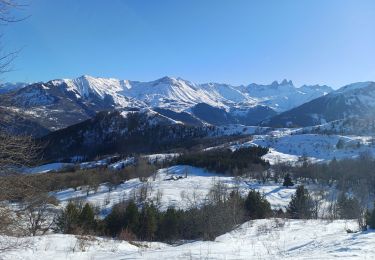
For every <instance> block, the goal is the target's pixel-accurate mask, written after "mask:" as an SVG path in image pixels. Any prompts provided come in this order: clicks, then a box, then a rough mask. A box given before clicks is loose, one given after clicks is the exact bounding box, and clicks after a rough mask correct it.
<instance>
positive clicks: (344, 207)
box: [337, 193, 361, 219]
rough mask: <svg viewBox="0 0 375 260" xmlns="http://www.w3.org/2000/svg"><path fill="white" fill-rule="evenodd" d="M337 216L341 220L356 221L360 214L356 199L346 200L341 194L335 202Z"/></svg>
mask: <svg viewBox="0 0 375 260" xmlns="http://www.w3.org/2000/svg"><path fill="white" fill-rule="evenodd" d="M337 214H338V217H339V218H342V219H356V218H358V216H359V215H360V214H361V205H360V203H359V201H358V200H357V199H356V198H348V197H347V196H346V195H345V193H342V194H340V196H339V198H338V200H337Z"/></svg>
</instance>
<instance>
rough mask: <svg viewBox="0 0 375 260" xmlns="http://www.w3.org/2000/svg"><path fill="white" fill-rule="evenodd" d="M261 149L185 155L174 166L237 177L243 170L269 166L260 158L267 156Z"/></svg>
mask: <svg viewBox="0 0 375 260" xmlns="http://www.w3.org/2000/svg"><path fill="white" fill-rule="evenodd" d="M267 152H268V149H267V148H263V147H248V148H241V149H238V150H236V151H231V150H230V149H215V150H209V151H203V152H202V151H200V152H195V153H186V154H183V155H181V156H180V157H178V158H177V159H176V164H186V165H192V166H196V167H201V168H205V169H207V170H209V171H215V172H219V173H224V174H230V175H239V174H241V171H243V170H249V169H252V168H253V166H254V165H257V166H262V167H265V168H266V167H268V166H269V164H268V163H267V162H266V161H264V160H263V159H262V158H261V157H262V156H263V155H265V154H267Z"/></svg>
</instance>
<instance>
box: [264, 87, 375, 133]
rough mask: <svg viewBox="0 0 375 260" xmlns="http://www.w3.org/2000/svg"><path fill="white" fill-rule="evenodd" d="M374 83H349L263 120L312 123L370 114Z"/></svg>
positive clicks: (373, 107)
mask: <svg viewBox="0 0 375 260" xmlns="http://www.w3.org/2000/svg"><path fill="white" fill-rule="evenodd" d="M374 111H375V82H360V83H354V84H350V85H348V86H345V87H342V88H340V89H338V90H336V91H333V92H331V93H329V94H327V95H325V96H321V97H319V98H316V99H314V100H312V101H310V102H307V103H304V104H303V105H301V106H299V107H296V108H293V109H291V110H289V111H286V112H283V113H281V114H279V115H276V116H275V117H273V118H271V119H270V120H267V121H266V122H265V124H266V125H270V126H280V127H281V126H296V125H297V126H312V125H319V124H324V123H326V122H330V121H334V120H339V119H346V118H350V117H361V118H363V117H373V116H374Z"/></svg>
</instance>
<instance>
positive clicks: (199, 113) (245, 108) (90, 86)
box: [0, 76, 332, 130]
mask: <svg viewBox="0 0 375 260" xmlns="http://www.w3.org/2000/svg"><path fill="white" fill-rule="evenodd" d="M331 91H332V89H331V88H330V87H327V86H318V85H317V86H302V87H300V88H297V87H295V86H294V85H293V83H292V82H291V81H287V80H284V81H282V82H281V83H278V82H276V81H275V82H273V83H272V84H270V85H257V84H250V85H247V86H242V85H241V86H232V85H229V84H221V83H206V84H196V83H193V82H190V81H187V80H184V79H181V78H173V77H163V78H160V79H158V80H154V81H150V82H139V81H130V80H118V79H112V78H95V77H91V76H81V77H79V78H76V79H57V80H51V81H49V82H40V83H34V84H31V85H27V86H22V87H20V88H15V89H14V90H13V91H12V90H10V91H6V93H3V94H2V95H0V107H1V108H2V109H3V110H5V111H8V114H14V113H17V116H18V117H20V118H22V119H23V120H27V121H28V120H31V121H35V122H36V123H38V124H40V126H41V128H43V129H46V128H47V129H50V130H56V129H60V128H64V127H66V126H69V125H72V124H75V123H78V122H81V121H82V120H85V119H88V118H91V117H92V116H93V115H94V114H95V113H97V112H99V111H102V110H114V109H117V110H124V109H127V110H128V109H134V108H136V109H141V108H151V109H154V110H157V111H158V112H159V113H161V114H162V115H164V116H167V117H171V118H172V119H173V120H177V121H182V122H185V123H190V124H195V125H199V124H206V123H209V124H228V123H241V124H247V125H255V124H258V123H260V122H261V121H263V120H265V119H267V118H270V117H272V116H275V115H276V114H277V113H280V112H284V111H286V110H288V109H290V108H293V107H296V106H299V105H301V104H303V103H305V102H307V101H310V100H312V99H314V98H317V97H320V96H322V95H326V94H327V93H329V92H331ZM10 111H11V112H12V113H10Z"/></svg>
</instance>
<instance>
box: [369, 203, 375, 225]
mask: <svg viewBox="0 0 375 260" xmlns="http://www.w3.org/2000/svg"><path fill="white" fill-rule="evenodd" d="M367 225H368V226H369V227H370V228H371V229H375V203H374V209H373V210H372V212H371V213H370V214H369V216H368V219H367Z"/></svg>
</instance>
